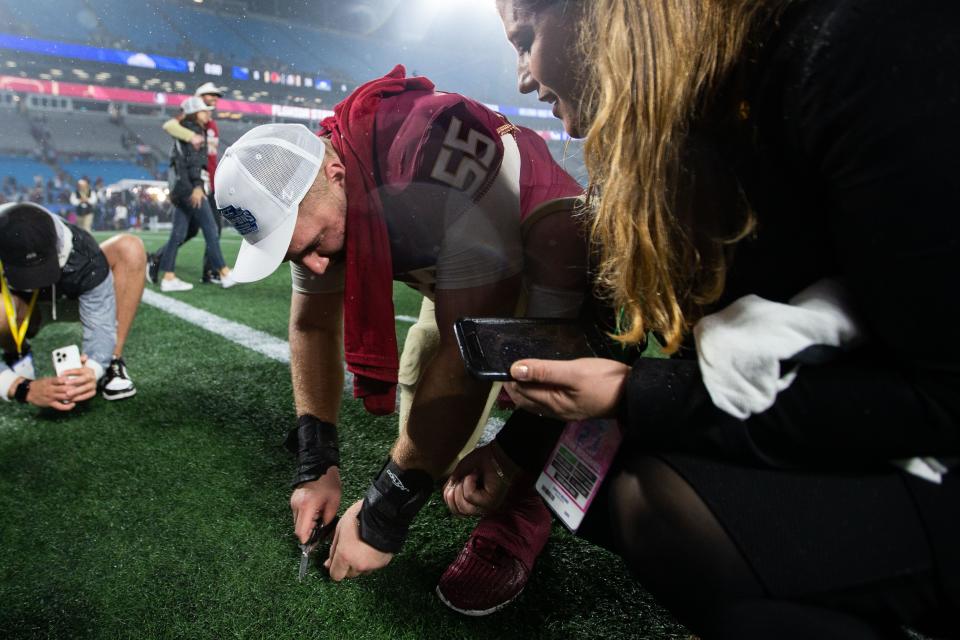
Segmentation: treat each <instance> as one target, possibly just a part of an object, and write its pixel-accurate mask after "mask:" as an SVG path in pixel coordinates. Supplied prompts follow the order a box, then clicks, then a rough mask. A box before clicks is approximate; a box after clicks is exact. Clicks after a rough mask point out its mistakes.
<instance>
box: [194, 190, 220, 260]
mask: <svg viewBox="0 0 960 640" xmlns="http://www.w3.org/2000/svg"><path fill="white" fill-rule="evenodd" d="M193 218H194V219H195V220H196V221H197V224H198V225H199V226H200V230H201V231H202V232H203V240H204V242H206V244H207V247H206V251H205V252H204V255H206V256H207V257H208V258H209V260H210V266H211V267H212V269H213V270H215V271H217V272H218V273H221V274H223V273H224V271H225V267H226V266H227V263H226V261H225V260H224V259H223V253H222V252H221V251H220V234H219V233H218V230H217V223H216V222H214V220H213V212H212V211H210V203H209V202H208V201H207V200H206V199H204V200H203V201H202V202H201V203H200V206H199V207H198V208H196V209H194V210H193Z"/></svg>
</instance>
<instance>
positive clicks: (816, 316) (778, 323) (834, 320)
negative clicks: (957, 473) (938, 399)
mask: <svg viewBox="0 0 960 640" xmlns="http://www.w3.org/2000/svg"><path fill="white" fill-rule="evenodd" d="M693 334H694V337H695V338H696V342H697V360H698V362H699V365H700V373H701V375H702V376H703V384H704V386H706V388H707V393H709V394H710V398H711V400H713V404H714V405H716V406H717V407H718V408H719V409H720V410H722V411H724V412H725V413H728V414H730V415H732V416H733V417H735V418H737V419H739V420H746V419H747V418H749V417H750V416H751V415H753V414H755V413H763V412H764V411H766V410H767V409H769V408H770V407H772V406H773V403H774V402H775V401H776V399H777V394H778V393H780V392H781V391H783V390H784V389H786V388H788V387H789V386H790V385H791V384H793V381H794V380H795V379H796V376H797V370H798V368H799V366H800V363H812V362H823V361H825V360H827V359H829V356H830V352H831V351H834V352H836V351H839V350H843V349H850V348H852V347H855V346H856V345H858V344H860V343H861V342H862V341H863V335H864V332H863V331H862V329H861V328H860V326H859V325H858V323H857V319H856V315H855V314H854V312H853V310H852V308H851V306H850V304H849V301H848V299H847V295H846V292H845V290H844V288H843V285H842V284H841V283H840V282H838V281H836V280H832V279H829V278H828V279H824V280H821V281H819V282H817V283H815V284H814V285H812V286H810V287H808V288H807V289H804V290H803V291H802V292H800V293H799V294H797V295H796V296H794V297H793V298H792V299H791V300H790V303H789V304H783V303H779V302H771V301H769V300H765V299H763V298H761V297H759V296H755V295H748V296H744V297H743V298H740V299H739V300H736V301H735V302H734V303H733V304H731V305H730V306H728V307H726V308H724V309H722V310H721V311H718V312H717V313H714V314H711V315H708V316H705V317H704V318H703V319H701V320H700V322H698V323H697V325H696V326H695V327H694V328H693ZM784 361H792V362H793V363H795V364H793V365H792V366H790V367H789V368H787V369H786V370H785V371H781V363H782V362H784ZM894 464H896V465H898V466H900V467H902V468H904V469H905V470H906V471H908V472H909V473H912V474H913V475H916V476H918V477H920V478H923V479H925V480H929V481H931V482H937V483H939V482H940V481H941V479H942V476H943V474H944V473H946V471H947V467H946V465H944V464H942V463H941V461H938V460H936V459H934V458H910V459H904V460H895V461H894Z"/></svg>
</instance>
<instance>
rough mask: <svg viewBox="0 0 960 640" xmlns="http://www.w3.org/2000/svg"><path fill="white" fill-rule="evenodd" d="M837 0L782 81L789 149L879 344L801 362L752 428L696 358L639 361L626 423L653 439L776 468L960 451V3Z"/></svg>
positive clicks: (662, 445)
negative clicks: (719, 396) (728, 408)
mask: <svg viewBox="0 0 960 640" xmlns="http://www.w3.org/2000/svg"><path fill="white" fill-rule="evenodd" d="M822 4H827V3H822ZM831 5H832V7H834V8H832V9H831V11H830V13H829V15H827V17H826V19H824V20H823V21H822V22H820V24H819V25H808V26H810V27H816V29H815V32H816V36H815V38H814V39H813V44H812V46H809V47H807V48H806V50H805V53H804V54H803V55H802V56H795V57H794V59H793V62H792V64H791V65H790V66H789V67H788V68H786V69H785V70H784V71H785V72H784V73H783V74H781V75H780V79H781V80H782V88H783V90H782V93H781V94H780V96H779V104H780V105H782V106H781V108H782V118H780V122H781V123H782V126H783V131H782V132H779V133H778V139H779V140H781V141H786V143H787V144H788V145H790V146H791V153H792V154H793V155H794V157H798V158H799V159H800V160H799V161H800V162H802V163H803V164H804V165H805V166H806V168H807V170H808V175H812V176H815V177H816V184H817V185H818V188H819V190H820V202H821V203H822V207H823V210H824V211H826V212H827V215H826V217H825V219H826V220H828V223H827V228H824V229H822V231H821V233H820V236H821V238H822V241H823V242H824V243H827V247H828V248H829V250H830V251H832V253H833V255H834V257H835V261H836V264H837V265H838V267H837V268H838V269H839V271H840V272H839V273H838V274H836V275H837V276H839V277H841V278H842V279H843V280H844V281H845V282H846V283H847V285H848V288H849V291H850V294H851V296H852V298H853V303H854V305H855V307H856V308H857V311H858V313H859V314H860V315H861V317H862V320H863V321H864V323H865V324H866V330H867V333H868V338H869V342H868V345H867V346H866V347H864V348H863V349H861V350H859V351H856V352H854V353H851V354H849V355H848V356H846V357H844V358H842V359H841V360H838V361H835V362H832V363H829V364H825V365H820V366H805V367H803V368H801V369H800V371H799V375H798V377H797V379H796V381H795V382H794V384H793V385H792V386H791V387H790V388H789V389H787V390H786V391H784V392H782V393H781V394H780V395H779V396H778V398H777V401H776V403H775V404H774V406H773V407H772V408H771V409H769V410H768V411H766V412H764V413H763V414H760V415H755V416H752V417H751V418H749V419H747V420H745V421H743V422H739V421H737V420H736V419H734V418H732V417H730V416H727V415H726V414H724V413H722V412H720V411H719V410H717V409H716V408H715V407H714V406H713V404H712V403H711V401H710V398H709V396H708V395H707V392H706V389H705V388H704V385H703V382H702V379H701V377H700V373H699V368H698V365H697V363H696V361H695V360H669V361H662V360H640V361H638V362H637V363H636V364H635V366H634V367H633V371H632V374H631V376H630V380H629V383H628V385H627V390H626V394H625V396H626V397H625V399H624V402H623V405H622V412H621V414H622V417H623V418H624V420H625V422H626V424H627V426H628V428H629V437H631V438H635V439H637V440H639V441H640V442H642V443H644V445H649V446H651V447H656V448H657V449H678V450H695V451H706V450H708V451H720V452H724V453H727V454H729V455H731V456H733V457H737V458H741V457H747V458H750V459H754V460H761V461H763V462H765V463H769V464H777V465H780V464H789V463H790V461H793V460H798V461H799V460H806V461H809V460H810V457H811V456H813V457H814V459H816V460H824V461H828V460H836V461H838V462H842V463H843V464H851V463H852V462H853V461H856V460H860V461H863V462H875V461H881V460H886V459H889V458H899V457H910V456H913V455H921V454H924V455H944V456H946V455H957V453H958V452H960V322H958V318H960V305H958V297H960V296H958V291H960V289H958V282H960V215H958V213H960V211H958V203H960V180H958V179H957V175H956V167H957V162H956V159H955V154H956V153H957V149H960V126H958V121H960V118H958V116H960V111H958V105H960V76H958V75H957V73H956V69H957V68H958V66H960V30H958V29H957V28H956V25H957V24H960V5H957V4H956V3H943V2H933V1H927V0H922V1H920V2H911V3H883V2H876V1H873V0H851V1H849V2H841V3H831ZM757 213H758V218H759V219H760V220H761V221H762V220H763V219H764V215H765V214H769V212H765V211H762V210H761V211H758V212H757ZM734 268H736V265H734ZM769 271H770V277H771V278H773V277H776V275H777V274H776V269H775V268H773V265H771V269H770V270H769ZM810 284H812V283H810Z"/></svg>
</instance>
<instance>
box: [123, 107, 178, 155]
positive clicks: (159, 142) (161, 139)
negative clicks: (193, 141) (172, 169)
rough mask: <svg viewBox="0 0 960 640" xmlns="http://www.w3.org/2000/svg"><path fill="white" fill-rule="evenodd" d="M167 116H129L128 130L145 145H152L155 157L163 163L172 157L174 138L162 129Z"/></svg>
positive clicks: (127, 120)
mask: <svg viewBox="0 0 960 640" xmlns="http://www.w3.org/2000/svg"><path fill="white" fill-rule="evenodd" d="M166 119H167V118H166V116H127V117H126V118H125V120H124V123H125V124H126V126H127V128H128V129H130V130H131V131H133V132H134V133H135V134H136V135H137V136H139V137H140V140H142V141H143V143H144V144H148V145H150V147H151V148H152V149H153V153H154V155H156V156H157V158H158V159H160V160H161V161H166V159H167V158H169V157H170V149H171V146H172V142H171V140H172V138H171V137H170V136H169V135H167V133H166V132H165V131H164V130H163V129H162V128H161V127H162V126H163V123H164V122H166Z"/></svg>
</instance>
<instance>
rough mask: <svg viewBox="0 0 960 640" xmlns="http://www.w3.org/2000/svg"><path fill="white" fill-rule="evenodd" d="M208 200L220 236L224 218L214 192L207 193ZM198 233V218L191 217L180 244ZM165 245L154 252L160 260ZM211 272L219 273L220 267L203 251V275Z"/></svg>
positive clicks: (218, 236)
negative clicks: (218, 207) (215, 265)
mask: <svg viewBox="0 0 960 640" xmlns="http://www.w3.org/2000/svg"><path fill="white" fill-rule="evenodd" d="M207 201H208V202H209V203H210V210H211V211H212V212H213V221H214V222H216V223H217V238H220V235H221V233H222V231H223V218H222V217H220V212H219V211H217V201H216V199H215V198H214V196H213V194H212V193H211V194H209V195H207ZM198 233H200V225H199V224H198V223H197V221H196V220H194V219H192V218H191V220H190V224H189V225H188V226H187V235H186V236H184V238H183V241H182V242H180V245H179V246H181V247H182V246H183V245H184V244H185V243H186V242H187V241H188V240H191V239H193V238H194V237H196V235H197V234H198ZM165 247H166V245H164V246H163V247H160V249H159V250H158V251H157V253H156V254H154V255H155V256H156V260H157V261H158V262H160V261H161V260H163V250H164V248H165ZM211 273H219V269H216V268H215V267H214V261H213V260H211V259H210V255H209V254H208V253H207V251H204V252H203V275H204V277H206V276H207V275H208V274H211Z"/></svg>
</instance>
